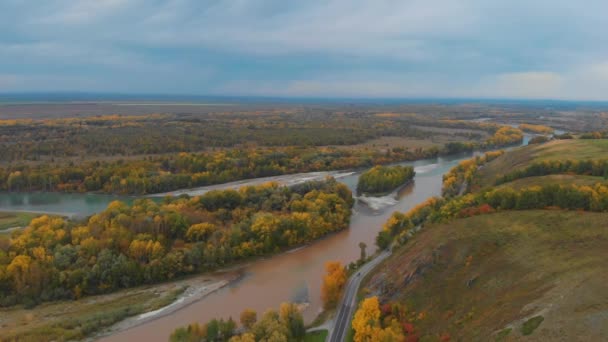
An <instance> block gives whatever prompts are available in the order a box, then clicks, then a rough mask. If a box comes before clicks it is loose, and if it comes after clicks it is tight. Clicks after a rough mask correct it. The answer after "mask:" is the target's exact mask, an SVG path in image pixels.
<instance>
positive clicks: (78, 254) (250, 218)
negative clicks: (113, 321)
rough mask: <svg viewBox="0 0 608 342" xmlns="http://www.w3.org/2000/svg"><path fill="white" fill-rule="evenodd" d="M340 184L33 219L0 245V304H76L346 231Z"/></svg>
mask: <svg viewBox="0 0 608 342" xmlns="http://www.w3.org/2000/svg"><path fill="white" fill-rule="evenodd" d="M352 204H353V199H352V194H351V192H350V190H349V189H348V187H346V186H345V185H343V184H340V183H338V182H336V181H335V180H334V179H328V180H326V181H322V182H309V183H303V184H300V185H297V186H293V187H290V188H288V187H280V186H278V185H277V184H274V183H268V184H264V185H260V186H249V187H243V188H241V189H240V190H238V191H236V190H225V191H210V192H208V193H206V194H204V195H202V196H198V197H192V198H190V197H187V196H184V197H180V198H172V197H167V198H166V199H165V200H164V201H163V202H162V203H156V202H154V201H152V200H149V199H140V200H136V201H135V202H134V203H133V205H131V206H128V205H126V204H124V203H121V202H112V203H111V204H110V205H109V206H108V208H107V209H106V210H105V211H103V212H101V213H99V214H96V215H93V216H91V217H90V218H89V219H88V220H87V221H86V222H84V223H82V224H77V223H73V222H69V221H66V220H64V219H62V218H55V217H49V216H42V217H40V218H37V219H34V220H32V222H31V224H30V226H29V227H27V228H25V229H24V230H22V231H17V232H14V233H13V236H12V238H11V239H10V243H9V244H8V245H6V246H0V305H1V306H9V305H13V304H17V303H25V304H27V305H33V304H35V303H37V302H40V301H48V300H55V299H72V298H80V297H81V296H85V295H92V294H99V293H107V292H111V291H114V290H117V289H120V288H128V287H132V286H136V285H140V284H151V283H156V282H161V281H166V280H169V279H173V278H175V277H178V276H181V275H185V274H191V273H196V272H203V271H209V270H213V269H216V268H218V267H222V266H224V265H228V264H230V263H233V262H236V261H239V260H246V259H247V258H250V257H254V256H260V255H265V254H269V253H276V252H279V251H281V250H284V249H287V248H290V247H293V246H296V245H300V244H303V243H306V242H309V241H312V240H314V239H318V238H320V237H322V236H324V235H326V234H328V233H330V232H334V231H338V230H341V229H345V228H347V227H348V223H349V220H350V215H351V207H352Z"/></svg>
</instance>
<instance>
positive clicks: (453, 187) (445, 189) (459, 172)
mask: <svg viewBox="0 0 608 342" xmlns="http://www.w3.org/2000/svg"><path fill="white" fill-rule="evenodd" d="M503 154H504V151H489V152H486V153H485V154H484V155H483V156H477V157H475V158H472V159H467V160H463V161H461V162H460V163H458V165H456V166H455V167H453V168H452V169H450V171H448V173H446V174H445V175H443V185H442V188H441V192H442V195H443V196H444V197H452V196H456V195H458V194H459V193H460V192H464V191H466V190H467V189H466V188H467V185H468V184H470V182H471V181H472V180H473V177H474V176H475V174H476V173H477V170H478V169H479V168H480V167H481V166H483V165H484V164H486V163H488V162H490V161H492V160H494V159H496V158H498V157H500V156H502V155H503Z"/></svg>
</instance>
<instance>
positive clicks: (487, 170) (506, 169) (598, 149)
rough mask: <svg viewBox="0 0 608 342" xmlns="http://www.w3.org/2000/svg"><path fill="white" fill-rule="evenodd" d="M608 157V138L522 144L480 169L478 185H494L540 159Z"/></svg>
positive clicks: (543, 160) (599, 158)
mask: <svg viewBox="0 0 608 342" xmlns="http://www.w3.org/2000/svg"><path fill="white" fill-rule="evenodd" d="M605 159H608V140H603V139H573V140H553V141H550V142H548V143H545V144H539V145H529V146H526V147H522V148H519V149H516V150H513V151H511V152H509V153H506V154H504V155H502V156H501V157H499V158H496V159H495V160H493V161H492V162H490V163H488V164H486V165H485V166H484V167H483V168H481V169H480V170H479V171H478V173H477V177H476V179H475V182H474V185H475V186H476V187H477V188H483V187H487V186H492V185H494V184H495V183H496V181H497V180H498V179H499V178H500V177H501V176H504V175H506V174H508V173H510V172H513V171H516V170H521V169H524V168H525V167H527V166H530V165H532V164H534V163H539V162H549V161H555V160H561V161H565V160H573V161H589V160H605Z"/></svg>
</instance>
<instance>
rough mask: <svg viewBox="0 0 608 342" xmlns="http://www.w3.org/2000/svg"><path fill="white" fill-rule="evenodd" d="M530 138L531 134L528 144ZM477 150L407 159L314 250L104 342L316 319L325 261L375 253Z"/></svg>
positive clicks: (92, 203) (73, 209)
mask: <svg viewBox="0 0 608 342" xmlns="http://www.w3.org/2000/svg"><path fill="white" fill-rule="evenodd" d="M529 138H530V137H529V136H528V135H526V138H525V139H524V144H527V142H528V140H529ZM472 155H473V154H472V153H467V154H461V155H458V156H449V157H439V158H434V159H427V160H419V161H415V162H406V163H400V164H401V165H411V166H413V167H414V168H415V170H416V176H415V178H414V181H413V182H412V183H411V184H410V185H408V186H407V187H405V188H403V189H401V190H400V191H398V192H397V193H393V194H391V195H389V196H385V197H381V198H378V199H375V200H374V201H373V203H371V205H368V204H365V203H363V201H362V200H360V199H359V200H357V201H356V203H355V206H354V208H353V215H352V218H351V222H350V226H349V229H346V230H344V231H341V232H339V233H336V234H333V235H330V236H328V237H326V238H324V239H322V240H320V241H317V242H314V243H312V244H310V245H308V246H306V247H303V248H299V249H296V250H293V251H290V252H287V253H283V254H279V255H276V256H273V257H270V258H267V259H263V260H258V261H255V262H252V263H250V264H247V265H244V266H242V268H241V269H240V272H242V274H243V277H241V278H240V279H239V280H238V281H236V282H234V283H232V284H230V285H229V286H227V287H224V288H222V289H220V290H218V291H216V292H214V293H212V294H210V295H208V296H207V297H204V298H203V299H201V300H199V301H196V302H194V303H192V304H191V305H189V306H186V307H184V308H182V309H180V310H178V311H176V312H173V313H171V314H170V315H167V316H163V317H160V318H158V319H155V320H152V321H148V322H146V323H144V324H141V325H138V326H135V327H133V328H131V329H128V330H125V331H121V332H118V333H116V334H114V335H110V336H107V337H104V338H102V339H101V341H140V340H143V341H167V340H168V337H169V335H170V334H171V332H172V331H173V330H174V329H175V328H177V327H179V326H183V325H186V324H188V323H191V322H195V321H196V322H206V321H208V320H209V319H212V318H221V317H223V318H228V317H230V316H231V317H233V318H234V319H235V320H237V321H238V317H239V315H240V313H241V311H242V310H243V309H245V308H251V309H254V310H256V311H258V313H260V314H261V313H262V312H264V311H265V310H267V309H271V308H272V309H276V308H278V306H279V305H280V304H281V303H282V302H286V301H305V302H309V305H308V307H307V308H306V309H305V310H304V312H303V314H304V318H305V320H306V321H307V322H310V321H311V320H312V319H314V317H316V315H317V314H318V313H319V311H320V309H321V305H322V304H321V298H320V297H321V294H320V288H321V279H322V277H323V274H324V264H325V263H326V262H327V261H331V260H338V261H341V262H342V263H343V264H348V263H350V262H351V261H355V260H357V259H358V258H359V255H360V249H359V243H360V242H364V243H365V244H367V246H368V247H367V250H368V253H373V252H374V251H375V244H374V241H375V237H376V234H377V233H378V231H379V230H380V229H381V227H382V225H383V224H384V222H386V220H387V219H388V218H389V217H390V215H391V214H392V213H393V212H394V211H407V210H409V209H410V208H412V207H414V206H415V205H416V204H418V203H420V202H422V201H424V200H425V199H427V198H429V197H432V196H439V195H441V183H442V176H443V174H444V173H446V172H447V171H448V170H449V169H450V168H452V167H453V166H454V165H456V164H457V163H458V162H460V161H461V160H463V159H467V158H470V157H471V156H472ZM359 175H360V172H352V173H342V174H339V175H338V177H337V179H338V180H339V181H341V182H343V183H345V184H346V185H348V186H349V187H350V188H351V189H354V188H355V186H356V183H357V180H358V177H359ZM305 176H306V175H303V177H305ZM216 188H217V186H216ZM197 191H200V190H197ZM115 199H122V200H125V199H126V200H130V199H132V198H124V197H122V198H121V197H116V196H105V195H92V194H86V195H82V194H80V195H79V194H46V193H41V194H0V208H2V209H5V210H32V211H35V210H44V211H55V212H63V213H77V214H81V215H82V214H90V213H93V212H96V211H99V210H101V209H104V208H105V205H107V203H109V202H110V201H112V200H115ZM365 200H367V199H365Z"/></svg>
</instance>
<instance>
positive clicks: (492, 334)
mask: <svg viewBox="0 0 608 342" xmlns="http://www.w3.org/2000/svg"><path fill="white" fill-rule="evenodd" d="M607 159H608V140H563V141H552V142H549V143H546V144H542V145H534V146H527V147H523V148H519V149H516V150H513V151H511V152H508V153H504V154H502V155H501V154H499V153H497V154H493V155H491V156H488V155H486V156H483V157H477V158H476V159H472V160H470V161H466V162H462V163H460V164H459V165H458V166H456V167H455V168H454V169H452V170H451V171H450V173H448V175H447V176H446V177H444V194H446V197H445V198H441V199H439V198H436V199H432V200H429V201H427V202H426V203H423V204H421V205H420V206H418V207H416V208H414V209H413V210H411V211H410V212H409V213H407V214H400V213H395V214H393V216H392V217H391V219H390V220H389V221H388V222H387V224H386V225H385V227H384V230H383V232H382V233H381V234H380V235H379V237H380V236H381V237H382V239H380V240H382V241H383V242H384V246H388V242H387V241H389V240H388V239H391V238H390V237H391V236H392V239H393V240H395V242H396V243H397V246H398V247H395V248H394V253H393V255H392V256H391V257H390V258H389V259H387V260H386V261H385V262H384V263H383V264H382V265H381V266H380V267H379V268H377V269H376V270H375V271H374V273H373V274H372V275H371V276H370V277H368V278H367V279H366V281H365V283H364V290H363V294H364V295H365V297H368V298H370V299H371V298H373V297H374V296H377V297H378V300H379V304H378V307H379V308H380V312H381V313H379V315H380V319H379V320H378V321H377V322H382V323H378V324H381V329H383V330H378V331H380V332H382V333H384V334H389V333H396V334H397V335H398V334H404V335H405V336H406V337H407V338H411V340H415V341H417V340H420V341H454V340H456V341H488V340H497V341H519V340H525V341H549V340H550V341H556V340H557V341H572V340H581V341H597V340H606V339H608V305H607V304H606V303H608V293H607V292H606V291H604V290H603V288H605V285H604V284H605V283H606V281H608V275H607V272H606V271H607V270H608V268H607V267H606V266H605V262H604V259H605V251H606V248H608V213H607V212H606V211H607V210H608V206H606V204H607V203H608V187H607V186H606V185H607V182H606V170H608V162H606V160H607ZM505 175H508V176H507V177H505ZM467 183H470V184H471V187H470V188H469V190H470V191H469V194H467V195H464V196H457V195H455V194H454V191H449V190H453V189H458V188H459V184H463V185H465V186H466V184H467ZM497 184H498V185H497ZM446 189H448V191H446ZM566 209H569V210H566ZM420 223H422V226H423V229H422V230H420V231H418V232H415V230H414V227H415V226H417V225H418V224H420ZM414 232H415V233H414ZM412 233H413V236H412V237H411V238H409V239H408V238H407V236H408V235H409V234H412ZM399 245H401V246H399ZM370 307H371V308H372V309H373V308H374V303H373V302H371V301H370V300H369V299H366V300H365V301H363V302H362V305H361V309H360V310H359V311H358V313H359V312H361V313H360V315H361V316H363V315H364V314H363V313H362V312H363V311H362V310H364V309H363V308H366V309H367V310H368V311H369V310H370ZM371 312H373V310H371ZM395 323H398V324H399V325H396V324H395ZM359 324H361V323H359ZM363 326H364V324H363ZM397 326H401V327H402V328H395V327H397ZM368 328H369V327H368ZM356 330H357V329H356V328H355V331H356ZM401 330H402V331H401Z"/></svg>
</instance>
